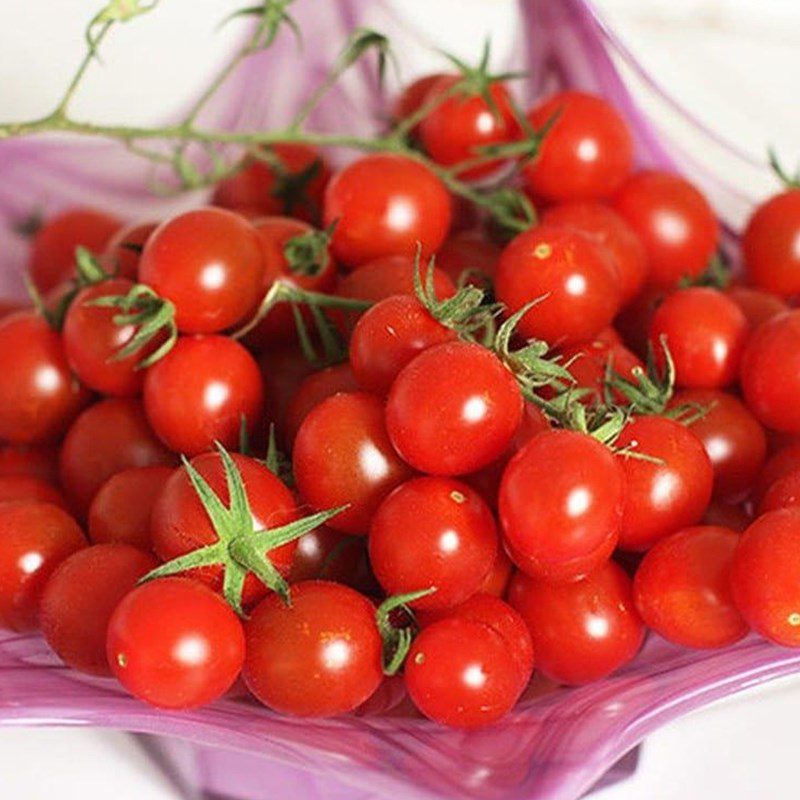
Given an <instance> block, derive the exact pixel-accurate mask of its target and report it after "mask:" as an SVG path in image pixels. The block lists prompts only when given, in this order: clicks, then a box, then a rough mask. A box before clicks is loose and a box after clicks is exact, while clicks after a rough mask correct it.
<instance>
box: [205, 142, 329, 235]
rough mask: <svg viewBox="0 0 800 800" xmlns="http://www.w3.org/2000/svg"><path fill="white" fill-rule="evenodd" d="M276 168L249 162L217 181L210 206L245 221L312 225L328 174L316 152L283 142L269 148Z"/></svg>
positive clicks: (317, 214)
mask: <svg viewBox="0 0 800 800" xmlns="http://www.w3.org/2000/svg"><path fill="white" fill-rule="evenodd" d="M269 151H270V153H271V154H272V155H273V156H276V157H277V160H278V162H279V164H278V165H277V167H276V166H273V165H272V164H270V163H268V162H267V161H261V160H258V159H256V160H253V161H251V162H250V163H249V164H247V166H246V167H245V168H244V169H243V170H241V171H240V172H237V173H236V174H235V175H232V176H231V177H230V178H225V180H222V181H220V182H219V183H218V184H217V186H216V188H215V190H214V198H213V200H212V202H213V203H214V205H216V206H222V207H223V208H230V209H232V210H233V211H238V212H239V213H240V214H242V215H244V216H245V217H249V218H253V219H254V218H258V217H265V216H272V215H274V214H287V215H289V216H292V217H298V218H299V219H303V220H305V221H306V222H316V221H317V220H318V218H319V215H320V211H321V209H322V197H323V195H324V193H325V187H326V186H327V184H328V181H329V180H330V177H331V170H330V167H329V166H328V164H327V162H326V161H325V159H324V158H323V156H322V155H321V154H320V152H319V151H318V150H317V149H316V148H315V147H312V146H311V145H307V144H294V143H292V142H285V143H281V144H274V145H270V148H269Z"/></svg>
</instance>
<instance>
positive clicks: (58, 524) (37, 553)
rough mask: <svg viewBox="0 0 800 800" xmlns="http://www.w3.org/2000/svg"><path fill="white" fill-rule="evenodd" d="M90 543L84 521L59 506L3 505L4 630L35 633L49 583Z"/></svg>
mask: <svg viewBox="0 0 800 800" xmlns="http://www.w3.org/2000/svg"><path fill="white" fill-rule="evenodd" d="M85 545H86V539H85V538H84V536H83V532H82V531H81V529H80V528H79V527H78V523H77V522H75V520H74V519H73V518H72V517H71V516H70V515H69V514H67V512H66V511H64V510H63V509H61V508H58V507H57V506H54V505H51V504H50V503H38V502H19V503H2V504H0V627H2V628H6V629H10V630H12V631H20V632H22V631H29V630H33V629H34V628H35V627H36V626H37V624H38V619H39V602H40V599H41V596H42V592H43V591H44V587H45V584H46V583H47V579H48V578H49V577H50V575H51V574H52V573H53V570H55V568H56V567H57V566H58V565H59V564H60V563H61V562H62V561H63V560H64V559H65V558H67V557H68V556H70V555H72V554H73V553H74V552H75V551H77V550H80V549H81V548H82V547H84V546H85Z"/></svg>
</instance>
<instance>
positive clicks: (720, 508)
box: [702, 500, 753, 533]
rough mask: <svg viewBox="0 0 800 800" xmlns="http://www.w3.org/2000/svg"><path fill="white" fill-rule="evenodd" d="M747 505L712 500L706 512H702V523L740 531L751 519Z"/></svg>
mask: <svg viewBox="0 0 800 800" xmlns="http://www.w3.org/2000/svg"><path fill="white" fill-rule="evenodd" d="M748 508H749V507H748V506H744V505H737V504H732V503H726V502H724V501H722V500H712V501H711V504H710V505H709V507H708V508H707V509H706V513H705V514H703V519H702V523H703V525H716V526H720V527H723V528H729V529H730V530H732V531H736V533H741V532H742V531H744V530H745V529H746V528H748V527H749V526H750V523H752V521H753V517H752V515H751V514H750V513H749V510H748Z"/></svg>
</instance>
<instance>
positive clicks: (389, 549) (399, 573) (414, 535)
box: [369, 477, 497, 609]
mask: <svg viewBox="0 0 800 800" xmlns="http://www.w3.org/2000/svg"><path fill="white" fill-rule="evenodd" d="M496 553H497V529H496V527H495V524H494V519H493V518H492V512H491V511H490V510H489V507H488V506H487V505H486V503H484V501H483V500H482V499H481V497H480V495H479V494H478V493H477V492H476V491H475V490H474V489H471V488H470V487H469V486H467V485H466V484H464V483H461V482H460V481H454V480H452V479H450V478H432V477H423V478H414V479H412V480H410V481H408V482H407V483H404V484H402V485H400V486H398V487H397V488H396V489H395V490H394V491H393V492H392V493H391V494H390V495H389V496H388V497H387V498H386V499H385V500H384V501H383V502H382V503H381V505H380V507H379V508H378V510H377V511H376V512H375V516H374V517H373V518H372V524H371V525H370V530H369V559H370V563H371V564H372V569H373V570H374V571H375V577H376V578H377V579H378V582H379V583H380V584H381V586H382V587H383V589H384V591H385V592H386V594H387V595H398V594H407V593H408V592H414V591H417V590H418V589H428V588H430V587H435V589H436V591H435V592H433V593H432V594H429V595H427V596H425V597H421V598H420V599H418V600H415V601H414V602H413V603H411V604H410V605H411V607H412V608H420V609H443V608H452V607H454V606H457V605H458V604H459V603H462V602H464V600H466V599H467V598H468V597H469V596H470V595H473V594H475V592H477V591H478V589H479V588H480V586H481V583H482V582H483V581H484V580H485V578H486V576H487V574H488V572H489V570H490V569H491V567H492V563H493V562H494V559H495V555H496Z"/></svg>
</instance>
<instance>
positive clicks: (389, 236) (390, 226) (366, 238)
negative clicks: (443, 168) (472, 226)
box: [324, 153, 452, 268]
mask: <svg viewBox="0 0 800 800" xmlns="http://www.w3.org/2000/svg"><path fill="white" fill-rule="evenodd" d="M451 215H452V210H451V204H450V196H449V194H448V192H447V189H446V188H445V186H444V184H443V183H442V182H441V181H440V180H439V178H438V177H436V175H434V174H433V173H432V172H431V171H430V170H429V169H428V168H427V167H425V166H424V165H422V164H419V163H417V162H416V161H412V160H410V159H408V158H406V157H404V156H399V155H392V154H389V153H380V154H375V155H369V156H365V157H363V158H360V159H358V161H354V162H353V163H352V164H350V165H348V166H347V167H345V168H344V169H343V170H342V171H341V172H339V173H338V174H337V175H335V176H334V177H333V180H331V182H330V183H329V184H328V188H327V190H326V192H325V213H324V223H325V227H328V226H329V225H331V224H332V223H333V222H334V221H338V222H337V225H336V230H335V231H334V234H333V243H332V244H333V253H334V256H335V257H336V259H337V261H340V262H341V263H342V264H344V265H345V266H347V267H350V268H353V267H357V266H358V265H359V264H363V263H365V262H367V261H371V260H373V259H376V258H381V257H382V256H392V255H405V256H411V257H413V256H414V254H415V253H416V250H417V244H418V243H419V244H420V245H422V255H423V257H424V256H427V255H430V253H433V252H435V251H436V250H437V249H438V248H439V245H441V243H442V242H443V241H444V240H445V238H446V236H447V232H448V231H449V229H450V220H451Z"/></svg>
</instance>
